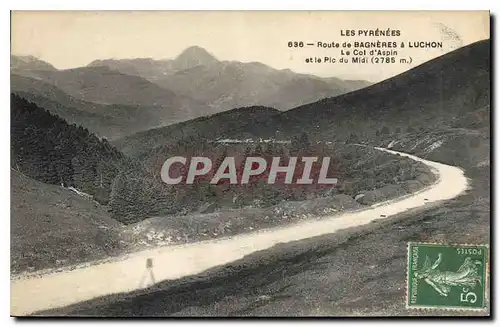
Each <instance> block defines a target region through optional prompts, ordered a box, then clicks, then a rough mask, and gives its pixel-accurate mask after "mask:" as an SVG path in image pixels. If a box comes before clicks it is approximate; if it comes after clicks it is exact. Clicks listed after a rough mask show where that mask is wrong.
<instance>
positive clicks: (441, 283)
mask: <svg viewBox="0 0 500 327" xmlns="http://www.w3.org/2000/svg"><path fill="white" fill-rule="evenodd" d="M488 256H489V254H488V246H487V245H469V244H467V245H443V244H426V243H408V262H407V264H408V276H407V285H406V286H407V300H406V301H407V302H406V306H407V308H409V309H413V308H414V309H420V308H433V309H476V310H477V309H484V308H485V307H486V290H487V284H488V283H487V281H488V280H487V273H488V271H487V269H488Z"/></svg>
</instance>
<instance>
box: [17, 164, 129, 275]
mask: <svg viewBox="0 0 500 327" xmlns="http://www.w3.org/2000/svg"><path fill="white" fill-rule="evenodd" d="M120 229H121V225H120V224H119V223H118V222H117V221H116V220H114V219H111V218H110V217H109V214H108V213H107V212H106V210H105V209H104V208H103V207H102V206H101V205H99V204H97V203H96V202H94V201H91V200H87V199H85V198H84V197H82V196H80V195H77V194H76V193H75V192H73V191H71V190H68V189H65V188H63V187H60V186H55V185H49V184H45V183H41V182H38V181H36V180H33V179H31V178H29V177H27V176H25V175H23V174H21V173H19V172H17V171H15V170H11V271H12V272H13V273H19V272H21V271H26V270H28V271H32V270H39V269H44V268H53V267H57V266H62V265H68V264H74V263H80V262H84V261H88V260H93V259H96V258H100V257H104V256H108V255H112V254H115V253H117V251H118V250H119V249H120V247H121V245H120V242H119V231H120Z"/></svg>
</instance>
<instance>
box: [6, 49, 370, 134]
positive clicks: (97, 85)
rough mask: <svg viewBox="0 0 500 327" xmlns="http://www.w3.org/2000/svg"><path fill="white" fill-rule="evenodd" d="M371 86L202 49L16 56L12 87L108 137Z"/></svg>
mask: <svg viewBox="0 0 500 327" xmlns="http://www.w3.org/2000/svg"><path fill="white" fill-rule="evenodd" d="M367 85H369V83H368V82H365V81H344V80H341V79H337V78H319V77H316V76H312V75H304V74H296V73H293V72H292V71H290V70H276V69H273V68H271V67H269V66H266V65H264V64H261V63H256V62H254V63H241V62H237V61H219V60H217V58H215V57H214V56H213V55H212V54H210V53H209V52H208V51H206V50H205V49H203V48H200V47H196V46H194V47H189V48H187V49H186V50H184V51H183V52H182V53H181V54H179V55H178V56H177V57H176V58H175V59H169V60H154V59H151V58H143V59H119V60H116V59H106V60H95V61H93V62H91V63H90V64H88V65H87V66H85V67H78V68H72V69H63V70H58V69H56V68H55V67H54V66H52V65H51V64H49V63H47V62H44V61H42V60H40V59H37V58H35V57H33V56H15V55H11V92H15V93H18V94H20V95H22V96H23V97H25V98H27V99H29V100H30V101H33V102H35V103H37V104H38V105H40V106H41V107H47V108H48V109H49V110H52V112H53V113H55V114H58V115H60V116H61V117H63V118H64V119H66V120H67V121H68V122H70V123H75V124H78V125H82V126H84V127H86V128H88V129H89V130H90V131H92V132H94V133H96V134H97V135H99V136H102V137H106V138H108V139H118V138H121V137H124V136H127V135H130V134H133V133H135V132H139V131H142V130H147V129H150V128H155V127H160V126H165V125H170V124H173V123H177V122H181V121H185V120H189V119H193V118H197V117H201V116H208V115H212V114H215V113H218V112H221V111H225V110H229V109H233V108H238V107H246V106H252V105H264V106H268V107H273V108H276V109H280V110H286V109H290V108H292V107H295V106H297V105H301V104H305V103H309V102H313V101H317V100H318V99H321V98H324V97H329V96H335V95H338V94H342V93H346V92H349V91H352V90H355V89H358V88H361V87H364V86H367Z"/></svg>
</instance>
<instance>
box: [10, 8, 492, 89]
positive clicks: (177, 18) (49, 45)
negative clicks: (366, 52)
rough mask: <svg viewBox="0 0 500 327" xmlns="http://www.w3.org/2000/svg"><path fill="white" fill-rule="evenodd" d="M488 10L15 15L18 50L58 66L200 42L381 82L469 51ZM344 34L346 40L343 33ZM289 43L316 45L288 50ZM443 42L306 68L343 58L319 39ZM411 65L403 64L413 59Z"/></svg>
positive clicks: (223, 56) (325, 73)
mask: <svg viewBox="0 0 500 327" xmlns="http://www.w3.org/2000/svg"><path fill="white" fill-rule="evenodd" d="M375 29H379V30H387V29H392V30H399V31H400V36H389V37H384V36H378V37H377V36H371V37H370V36H364V35H361V36H359V35H356V36H345V34H346V33H347V32H346V31H348V30H354V31H355V33H358V31H359V30H375ZM489 31H490V26H489V13H488V12H487V11H476V12H470V11H462V12H457V11H456V12H425V11H424V12H363V11H355V12H339V11H336V12H334V11H316V12H307V11H278V12H277V11H274V12H273V11H260V12H259V11H253V12H248V11H247V12H242V11H233V12H229V11H225V12H224V11H198V12H185V11H170V12H168V11H167V12H165V11H164V12H161V11H136V12H125V11H121V12H120V11H100V12H77V11H58V12H57V11H38V12H29V11H14V12H12V16H11V52H12V53H13V54H15V55H33V56H35V57H38V58H40V59H42V60H45V61H47V62H49V63H51V64H52V65H54V66H55V67H56V68H58V69H67V68H74V67H81V66H85V65H87V64H88V63H90V62H91V61H93V60H96V59H109V58H115V59H121V58H154V59H169V58H175V56H177V55H178V54H179V53H181V52H182V51H183V50H184V49H185V48H187V47H189V46H193V45H197V46H200V47H203V48H205V49H206V50H207V51H209V52H210V53H212V54H213V55H214V56H216V57H217V58H218V59H219V60H237V61H242V62H254V61H259V62H262V63H264V64H266V65H269V66H271V67H273V68H276V69H285V68H288V69H291V70H292V71H295V72H299V73H308V74H314V75H318V76H322V77H340V78H346V79H364V80H368V81H371V82H377V81H380V80H383V79H386V78H389V77H391V76H394V75H397V74H399V73H401V72H404V71H406V70H408V69H410V68H413V67H415V66H417V65H419V64H421V63H423V62H425V61H428V60H430V59H433V58H435V57H438V56H441V55H443V54H445V53H447V52H449V51H452V50H454V49H456V48H459V47H461V46H465V45H468V44H470V43H473V42H476V41H479V40H482V39H487V38H489V37H490V35H489ZM342 34H344V35H342ZM289 41H292V42H294V41H297V42H300V41H303V42H304V43H305V44H307V43H314V44H315V45H314V46H307V45H306V46H304V47H303V48H294V47H292V48H290V47H288V42H289ZM356 41H358V42H359V41H362V42H365V41H395V42H398V45H399V44H400V43H401V42H406V43H408V42H413V41H424V42H426V41H435V42H442V44H443V47H442V48H437V49H423V48H411V49H410V48H408V47H405V48H404V49H396V50H397V51H398V55H397V56H396V62H395V63H389V64H372V63H369V64H353V63H348V64H341V63H338V62H336V63H324V62H322V63H306V59H307V58H311V57H318V58H322V59H323V58H324V57H332V58H336V59H338V58H340V56H341V54H340V49H338V48H337V49H335V48H334V49H332V48H318V47H317V46H316V43H317V42H325V43H331V42H338V43H340V44H342V43H343V42H351V43H352V42H356ZM410 57H411V63H408V62H407V63H400V61H399V60H400V58H408V59H409V58H410Z"/></svg>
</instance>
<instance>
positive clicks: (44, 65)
mask: <svg viewBox="0 0 500 327" xmlns="http://www.w3.org/2000/svg"><path fill="white" fill-rule="evenodd" d="M10 69H27V70H31V69H35V70H56V68H55V67H54V66H52V65H51V64H49V63H48V62H45V61H43V60H40V59H38V58H37V57H35V56H31V55H28V56H16V55H12V54H11V55H10Z"/></svg>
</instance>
